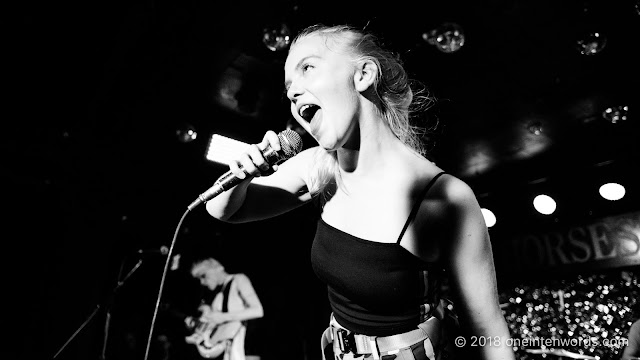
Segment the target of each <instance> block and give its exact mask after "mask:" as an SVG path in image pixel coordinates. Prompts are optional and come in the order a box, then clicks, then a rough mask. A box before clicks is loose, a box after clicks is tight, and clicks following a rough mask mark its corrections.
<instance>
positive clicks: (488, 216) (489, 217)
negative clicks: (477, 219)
mask: <svg viewBox="0 0 640 360" xmlns="http://www.w3.org/2000/svg"><path fill="white" fill-rule="evenodd" d="M480 211H482V216H483V217H484V222H485V224H487V227H492V226H494V225H495V224H496V216H495V215H494V214H493V212H492V211H491V210H489V209H485V208H482V209H480Z"/></svg>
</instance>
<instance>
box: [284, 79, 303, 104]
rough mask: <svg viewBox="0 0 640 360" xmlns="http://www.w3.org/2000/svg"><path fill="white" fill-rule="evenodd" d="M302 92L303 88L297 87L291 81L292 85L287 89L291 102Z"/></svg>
mask: <svg viewBox="0 0 640 360" xmlns="http://www.w3.org/2000/svg"><path fill="white" fill-rule="evenodd" d="M301 94H302V90H301V89H300V88H299V87H297V86H296V85H295V84H294V83H291V85H290V86H289V89H287V98H289V100H290V101H291V102H294V103H295V101H296V99H297V98H298V97H299V96H300V95H301Z"/></svg>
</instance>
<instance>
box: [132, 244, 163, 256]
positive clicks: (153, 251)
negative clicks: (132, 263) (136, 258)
mask: <svg viewBox="0 0 640 360" xmlns="http://www.w3.org/2000/svg"><path fill="white" fill-rule="evenodd" d="M168 253H169V248H168V247H166V246H164V245H162V246H160V248H159V249H140V250H138V254H140V255H142V254H160V255H167V254H168Z"/></svg>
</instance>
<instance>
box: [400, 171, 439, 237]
mask: <svg viewBox="0 0 640 360" xmlns="http://www.w3.org/2000/svg"><path fill="white" fill-rule="evenodd" d="M442 174H445V172H444V171H442V172H440V173H438V174H437V175H436V176H434V177H433V179H431V181H429V183H428V184H427V186H425V188H424V190H422V193H421V194H420V196H419V197H418V199H417V200H416V203H415V204H414V205H413V209H411V213H410V214H409V217H408V218H407V221H406V222H405V223H404V227H403V228H402V231H401V232H400V236H398V241H396V244H400V241H402V237H403V236H404V232H405V231H407V228H408V227H409V224H411V221H413V218H414V217H415V216H416V214H417V213H418V209H420V204H422V199H424V196H425V195H426V194H427V191H429V189H430V188H431V186H433V184H435V182H436V180H438V178H439V177H440V175H442Z"/></svg>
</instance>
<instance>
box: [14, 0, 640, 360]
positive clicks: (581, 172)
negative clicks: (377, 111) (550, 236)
mask: <svg viewBox="0 0 640 360" xmlns="http://www.w3.org/2000/svg"><path fill="white" fill-rule="evenodd" d="M4 17H5V18H6V19H5V21H4V23H5V24H6V25H7V29H6V31H5V33H4V34H5V41H4V46H5V52H4V56H3V57H4V60H5V61H6V63H5V72H4V75H5V76H4V78H5V79H6V81H5V89H6V95H5V99H6V103H7V105H8V107H7V111H6V113H5V116H4V120H3V124H4V129H5V132H4V140H3V141H2V146H3V151H2V153H3V155H4V161H3V168H4V171H3V173H4V176H2V180H3V188H4V189H5V196H4V197H3V198H4V200H5V201H4V204H5V214H7V215H5V216H4V217H3V218H4V220H5V221H6V223H5V226H4V228H5V229H7V230H8V231H7V232H6V235H5V236H3V240H4V244H5V245H7V246H5V258H7V259H8V261H6V262H4V263H5V264H6V265H5V266H6V268H5V276H6V278H7V280H8V281H7V285H6V289H8V290H9V291H7V292H6V293H5V296H6V297H7V298H8V299H9V300H10V301H9V304H8V306H7V313H9V314H10V317H9V318H8V321H7V323H8V324H10V325H13V324H15V327H13V326H12V331H11V336H12V337H11V339H12V340H14V338H13V337H15V341H10V342H9V343H10V344H12V345H13V346H10V347H9V352H10V353H13V355H14V356H12V358H24V359H35V358H45V359H47V358H52V357H53V355H54V354H55V353H56V351H58V350H59V349H60V348H61V347H62V346H63V344H64V343H65V342H66V341H67V340H68V339H69V338H70V337H71V336H72V334H74V332H75V331H76V330H80V331H79V332H78V334H77V336H76V337H75V338H74V339H73V340H72V341H71V342H70V343H69V344H68V346H67V347H66V348H65V350H64V351H63V352H62V353H61V354H60V356H59V358H60V359H92V358H98V357H99V353H100V351H101V349H102V346H103V340H104V338H103V336H104V329H103V326H104V319H105V313H104V310H105V309H107V308H109V309H112V311H111V313H112V315H113V317H112V319H113V320H112V323H111V331H110V334H111V338H110V339H109V342H108V345H109V346H108V351H109V356H108V357H110V358H118V359H123V358H125V357H126V356H135V357H134V358H136V359H142V358H143V354H142V353H140V351H141V350H142V351H143V350H144V348H145V346H146V340H147V336H148V331H149V327H150V324H151V318H152V315H153V312H154V307H155V302H156V298H157V294H158V289H159V285H160V282H161V277H162V272H163V269H164V266H165V263H164V260H165V258H164V257H161V256H151V255H149V256H144V257H140V256H139V255H138V254H137V253H136V251H137V250H138V249H157V248H159V247H160V246H161V245H167V246H169V245H170V244H171V242H172V240H173V238H174V233H175V232H176V229H177V228H178V224H179V221H180V219H181V217H182V216H183V214H184V212H185V210H186V206H187V205H188V204H189V203H190V202H191V201H193V200H194V199H195V197H196V196H197V195H198V194H199V193H200V192H202V191H203V190H204V189H206V188H208V187H209V186H210V185H211V184H212V182H213V181H214V180H215V179H216V178H217V177H218V176H219V175H220V174H222V173H223V172H224V171H226V169H225V167H223V166H221V165H217V164H214V163H211V162H208V161H206V160H205V158H204V152H205V150H206V147H207V144H208V143H207V141H208V138H209V136H210V135H211V134H213V133H218V134H223V135H226V136H229V137H232V138H235V139H238V140H241V141H245V142H257V141H259V140H260V139H261V138H262V135H263V134H264V132H265V131H266V130H274V131H279V130H281V129H284V128H285V127H286V126H287V123H288V121H289V120H290V118H291V116H290V114H289V113H288V105H287V103H286V101H285V98H284V96H283V89H282V81H283V74H282V63H283V61H284V59H285V57H286V51H285V52H273V51H270V50H269V49H267V48H266V47H265V46H264V44H263V43H262V32H263V29H264V28H265V27H269V26H273V25H274V24H278V23H280V22H286V23H287V24H288V25H289V27H290V29H291V32H292V33H295V32H296V31H297V30H299V29H301V28H302V27H304V26H306V25H311V24H314V23H317V22H324V23H328V24H334V23H350V24H353V25H356V26H359V27H364V26H366V27H367V28H369V29H371V30H373V31H374V32H376V33H378V34H379V35H381V37H382V38H383V41H384V42H385V43H386V44H388V45H389V46H390V47H391V48H392V49H394V50H395V51H397V52H398V53H399V54H400V55H401V56H402V57H403V59H404V60H405V62H406V65H407V69H408V70H409V72H410V74H411V75H412V77H414V78H417V79H420V80H422V81H423V82H424V83H425V84H427V86H429V88H430V90H431V91H432V93H433V94H434V95H435V96H436V97H437V98H438V99H440V100H439V102H438V103H437V104H436V106H435V107H434V108H433V109H432V110H431V112H430V113H429V116H428V119H427V120H428V121H429V124H431V125H433V124H437V125H438V126H437V128H436V129H435V130H434V132H433V133H432V134H431V136H430V141H431V142H430V144H432V145H433V147H432V152H431V154H430V157H431V158H432V160H434V161H435V162H436V163H437V164H438V165H440V166H441V167H443V168H444V169H446V170H447V171H449V172H451V173H453V174H455V175H457V176H459V177H460V178H462V179H464V180H465V181H467V182H468V183H469V184H470V185H471V186H472V187H473V188H474V190H475V191H476V193H477V195H478V199H479V201H480V203H481V205H483V206H487V207H490V208H491V209H492V210H493V211H494V213H496V215H497V216H498V224H497V225H496V226H495V227H494V228H492V229H491V230H490V231H491V234H492V241H493V243H494V247H500V246H501V244H503V243H504V242H506V241H508V239H509V237H510V236H511V234H514V233H519V232H533V231H542V230H544V229H547V228H552V227H554V226H570V225H572V224H584V223H589V222H590V221H593V220H596V219H599V218H602V217H606V216H612V215H618V214H623V213H626V212H629V211H636V210H638V208H639V206H638V203H639V202H638V200H639V198H640V195H639V190H638V187H637V184H638V183H640V182H639V181H638V180H639V179H638V155H639V152H638V145H637V144H638V141H637V139H638V134H639V132H638V127H639V125H638V122H639V120H638V102H639V99H640V96H638V95H639V91H638V85H639V84H640V81H639V74H638V66H637V64H638V63H639V59H638V57H639V55H638V52H637V50H636V48H637V46H636V44H637V36H638V34H640V31H639V30H640V25H639V23H640V15H639V13H638V4H637V2H634V1H631V0H626V1H624V0H623V1H615V2H613V1H607V2H605V1H587V2H582V1H562V2H557V1H546V0H545V1H536V2H528V1H519V0H513V1H488V2H482V3H480V2H470V1H469V2H444V1H439V2H432V1H427V2H424V1H423V2H401V3H397V4H396V3H393V4H382V5H380V4H377V5H376V4H374V3H359V4H353V5H349V4H348V3H346V2H337V1H321V2H312V1H309V2H306V1H300V2H293V1H283V2H277V3H271V2H254V3H250V2H219V1H180V2H177V1H176V2H171V1H110V2H66V3H56V2H46V3H45V2H30V3H23V4H20V5H14V7H13V8H9V9H7V11H6V12H5V14H4ZM447 21H452V22H456V23H458V24H459V25H460V26H462V28H463V29H464V32H465V37H466V41H465V45H464V46H463V47H462V48H461V49H460V50H459V51H457V52H454V53H444V52H441V51H438V50H437V49H436V48H435V47H434V46H432V45H429V44H427V43H425V42H424V41H423V39H422V34H423V33H424V32H427V31H429V30H431V29H434V28H436V27H438V26H439V25H440V24H442V23H443V22H447ZM592 31H599V32H601V33H602V34H605V35H606V38H607V43H606V46H605V47H604V49H603V50H602V51H601V52H599V53H597V54H594V55H583V54H580V53H579V52H578V51H577V49H576V41H577V40H578V39H580V38H581V37H583V36H584V34H585V33H589V32H592ZM232 80H236V81H238V82H239V84H240V87H239V89H236V90H237V91H236V92H235V93H234V95H235V99H236V100H237V106H235V107H229V106H225V105H224V104H223V103H221V102H220V101H217V97H216V94H219V93H220V91H221V90H224V89H225V86H228V84H229V83H230V81H232ZM623 105H626V106H628V114H627V119H626V120H624V121H619V122H618V123H615V124H613V123H611V122H609V121H607V120H606V119H605V118H604V117H603V116H602V112H603V111H604V110H605V109H606V108H608V107H615V106H623ZM532 125H534V126H537V127H540V128H541V129H542V133H541V134H540V135H534V134H532V133H531V132H530V131H529V128H530V127H531V126H532ZM187 127H192V128H194V129H195V130H196V131H197V132H198V137H197V139H196V140H194V141H191V142H183V141H180V138H179V136H177V131H180V130H184V129H186V128H187ZM304 141H305V146H312V145H313V140H312V139H310V138H309V137H304ZM601 180H616V181H618V182H621V183H623V184H625V185H626V186H627V196H626V197H625V198H624V199H623V200H621V201H617V202H609V201H606V200H603V199H601V198H599V196H598V194H597V187H598V186H599V182H600V181H601ZM538 191H547V192H549V193H551V194H553V195H555V196H557V200H558V202H559V206H558V211H557V212H556V213H555V214H554V215H552V216H542V215H540V214H537V213H535V211H534V210H533V209H532V207H531V205H530V204H531V200H532V198H533V196H534V195H535V194H536V193H537V192H538ZM316 215H317V209H316V208H315V207H314V206H313V205H312V204H310V205H308V206H305V207H303V208H302V209H300V210H299V211H296V212H293V213H290V214H285V215H284V216H282V217H280V218H277V219H273V220H268V221H262V222H258V223H255V224H244V225H228V224H223V223H220V222H218V221H216V220H215V219H212V218H210V217H209V216H208V215H207V214H206V212H205V211H204V209H203V208H197V209H196V210H194V211H193V212H192V213H190V214H189V215H188V216H187V217H186V218H184V222H182V223H181V227H180V229H179V230H180V231H179V233H178V234H177V238H176V239H177V241H176V243H175V247H174V249H173V253H172V255H175V254H180V255H181V262H180V263H181V265H182V266H180V267H179V268H178V270H176V271H169V273H168V274H167V277H166V280H165V281H164V299H165V300H166V302H167V303H170V304H171V306H172V307H174V308H178V309H180V308H183V309H188V308H190V306H192V302H193V301H194V300H193V299H194V298H197V297H198V296H199V295H201V294H200V293H199V291H200V290H199V289H198V286H197V284H196V283H195V282H194V281H193V280H192V279H190V278H189V277H188V276H187V274H186V272H187V271H188V268H187V264H188V262H189V260H190V259H192V258H193V257H194V256H196V255H201V254H203V253H209V254H211V255H213V256H214V257H217V258H219V259H220V260H221V261H223V262H224V263H225V264H227V268H228V270H230V271H231V272H245V273H247V274H248V275H249V276H250V277H251V279H252V280H253V281H254V285H255V287H256V289H257V291H258V293H259V294H260V297H261V299H262V301H263V303H264V306H265V318H264V319H262V320H260V321H256V323H255V324H254V325H253V327H252V329H251V331H252V333H255V334H260V337H261V340H260V341H258V342H257V343H254V344H253V345H251V346H256V347H258V348H259V350H258V351H260V352H262V353H263V355H264V356H265V357H269V356H270V355H274V354H277V353H282V352H283V351H285V352H286V353H287V354H291V357H292V358H295V359H299V358H303V357H305V356H310V357H312V358H313V357H315V356H317V355H318V354H317V352H316V351H315V350H316V348H317V345H318V344H317V342H318V340H319V335H320V331H321V330H322V329H323V327H324V326H325V325H326V320H327V319H328V310H327V304H326V295H325V290H324V288H323V286H322V285H321V284H320V283H319V282H318V280H317V279H316V278H315V276H314V275H313V273H312V272H311V268H310V265H309V260H308V259H309V249H310V245H311V239H312V236H313V233H314V231H315V219H316ZM140 258H142V259H143V262H142V265H141V266H140V267H139V268H138V270H136V271H135V272H134V273H133V275H132V276H131V277H130V278H129V279H128V280H127V281H126V283H125V285H124V286H123V287H122V288H120V290H119V291H118V293H117V294H116V296H115V297H113V302H112V303H109V302H107V300H108V299H109V298H110V295H111V294H113V291H112V290H113V289H114V288H115V287H116V284H117V281H118V279H119V278H121V276H122V274H126V273H127V272H128V271H129V270H130V269H132V268H133V266H134V265H135V264H136V262H137V261H138V259H140ZM498 271H499V281H500V284H507V283H512V282H513V281H514V280H518V274H514V273H512V272H510V271H509V269H501V268H499V269H498ZM195 301H197V300H195ZM97 305H100V310H101V311H98V312H97V313H96V315H95V316H94V317H93V318H89V316H90V315H91V314H92V312H93V311H94V309H95V308H96V306H97ZM163 314H164V313H163ZM88 318H89V319H88ZM87 320H88V321H87ZM85 321H87V323H86V326H84V327H82V328H81V329H79V328H80V327H81V325H82V324H83V323H84V322H85ZM171 321H172V320H170V319H169V317H168V316H167V315H166V314H165V315H162V314H161V316H159V318H158V322H157V332H159V333H165V332H167V333H169V332H171V331H176V330H175V328H176V326H175V324H174V325H169V324H171ZM172 329H173V330H172ZM274 329H275V330H274ZM254 339H255V337H254ZM177 343H178V342H176V343H175V344H174V346H179V345H178V344H177ZM265 344H269V346H266V345H265ZM132 349H137V351H138V352H137V353H136V352H135V350H132Z"/></svg>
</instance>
